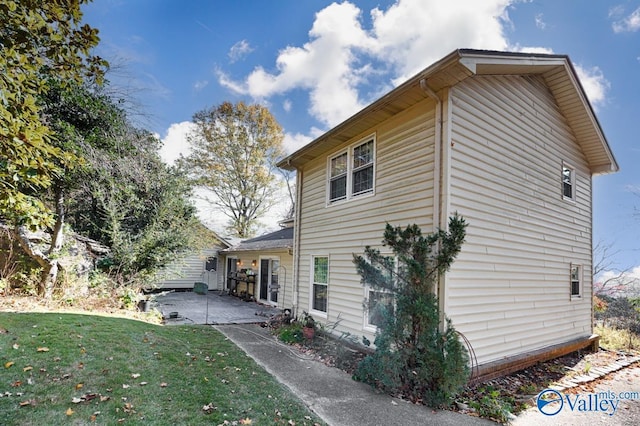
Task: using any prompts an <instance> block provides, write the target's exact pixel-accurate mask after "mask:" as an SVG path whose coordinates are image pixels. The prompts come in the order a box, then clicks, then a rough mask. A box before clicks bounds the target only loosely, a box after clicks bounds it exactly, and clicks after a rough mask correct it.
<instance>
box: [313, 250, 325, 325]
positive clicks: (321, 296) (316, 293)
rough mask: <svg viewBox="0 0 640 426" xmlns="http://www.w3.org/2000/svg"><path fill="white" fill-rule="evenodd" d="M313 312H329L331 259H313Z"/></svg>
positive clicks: (317, 257) (314, 257) (323, 257)
mask: <svg viewBox="0 0 640 426" xmlns="http://www.w3.org/2000/svg"><path fill="white" fill-rule="evenodd" d="M311 267H312V271H311V274H312V277H311V281H312V283H311V310H313V311H317V312H321V313H325V314H326V312H327V301H328V294H329V257H327V256H313V257H312V265H311Z"/></svg>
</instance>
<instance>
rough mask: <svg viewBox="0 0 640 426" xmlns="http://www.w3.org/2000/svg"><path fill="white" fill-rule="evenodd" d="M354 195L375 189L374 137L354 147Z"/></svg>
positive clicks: (352, 192)
mask: <svg viewBox="0 0 640 426" xmlns="http://www.w3.org/2000/svg"><path fill="white" fill-rule="evenodd" d="M352 152H353V156H352V158H353V168H352V170H353V171H352V173H353V190H352V191H351V194H352V195H359V194H363V193H366V192H371V191H373V139H372V140H370V141H368V142H365V143H363V144H362V145H358V146H356V147H354V148H353V151H352Z"/></svg>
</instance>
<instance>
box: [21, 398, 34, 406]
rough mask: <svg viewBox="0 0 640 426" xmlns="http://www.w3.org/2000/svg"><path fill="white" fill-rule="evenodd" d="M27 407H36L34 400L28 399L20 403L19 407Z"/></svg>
mask: <svg viewBox="0 0 640 426" xmlns="http://www.w3.org/2000/svg"><path fill="white" fill-rule="evenodd" d="M28 405H36V400H35V399H28V400H26V401H22V402H20V406H21V407H26V406H28Z"/></svg>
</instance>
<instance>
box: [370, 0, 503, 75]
mask: <svg viewBox="0 0 640 426" xmlns="http://www.w3.org/2000/svg"><path fill="white" fill-rule="evenodd" d="M511 3H513V1H512V0H487V1H482V2H478V1H476V0H449V1H447V2H446V3H443V2H442V1H439V0H426V1H425V0H399V1H398V2H397V3H395V4H394V5H393V6H391V7H390V8H389V9H387V10H386V11H382V10H380V9H378V8H376V9H374V10H372V11H371V17H372V19H373V37H374V41H375V42H376V52H375V54H376V55H377V57H378V58H379V59H381V60H385V61H388V62H389V63H390V64H391V65H392V66H393V67H394V69H395V74H396V75H395V81H396V83H399V82H401V81H404V80H406V79H407V78H409V77H410V76H412V75H414V74H415V73H417V72H419V71H420V70H422V69H423V68H425V67H426V66H428V65H429V64H431V63H433V62H434V61H436V60H438V59H440V58H441V57H442V56H444V55H446V54H447V53H449V52H451V51H453V50H455V49H457V48H460V47H467V48H480V49H497V50H502V49H505V48H506V47H507V45H508V44H507V40H506V38H505V36H504V34H503V25H504V24H505V23H508V22H509V18H508V14H507V7H508V6H509V5H510V4H511Z"/></svg>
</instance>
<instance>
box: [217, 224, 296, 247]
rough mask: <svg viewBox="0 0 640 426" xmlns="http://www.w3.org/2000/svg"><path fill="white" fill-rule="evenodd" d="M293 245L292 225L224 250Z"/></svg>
mask: <svg viewBox="0 0 640 426" xmlns="http://www.w3.org/2000/svg"><path fill="white" fill-rule="evenodd" d="M292 247H293V227H288V228H283V229H280V230H278V231H275V232H271V233H269V234H265V235H261V236H259V237H256V238H252V239H250V240H244V241H242V242H241V243H240V244H238V245H237V246H235V247H231V248H229V249H227V250H225V252H229V253H230V252H237V251H257V250H271V249H290V248H292Z"/></svg>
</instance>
